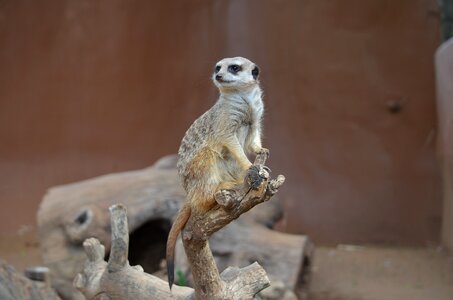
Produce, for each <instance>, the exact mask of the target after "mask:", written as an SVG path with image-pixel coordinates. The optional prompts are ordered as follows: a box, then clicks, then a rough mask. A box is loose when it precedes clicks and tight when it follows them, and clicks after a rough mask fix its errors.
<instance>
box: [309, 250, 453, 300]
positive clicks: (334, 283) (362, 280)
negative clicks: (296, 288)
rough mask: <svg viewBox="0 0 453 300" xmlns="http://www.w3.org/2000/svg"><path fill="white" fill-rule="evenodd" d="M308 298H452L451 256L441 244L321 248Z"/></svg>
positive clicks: (441, 299) (452, 262)
mask: <svg viewBox="0 0 453 300" xmlns="http://www.w3.org/2000/svg"><path fill="white" fill-rule="evenodd" d="M307 296H308V297H307V299H309V300H400V299H411V300H428V299H435V300H452V299H453V257H452V256H451V255H448V254H447V253H446V251H444V250H442V249H441V248H395V247H357V246H346V245H342V246H338V247H335V248H333V247H317V248H316V250H315V257H314V261H313V265H312V273H311V277H310V282H309V287H308V295H307Z"/></svg>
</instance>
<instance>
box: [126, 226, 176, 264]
mask: <svg viewBox="0 0 453 300" xmlns="http://www.w3.org/2000/svg"><path fill="white" fill-rule="evenodd" d="M170 228H171V222H170V221H168V220H164V219H158V220H152V221H149V222H147V223H145V224H143V225H142V226H141V227H139V228H137V229H136V230H135V231H134V232H132V233H131V234H130V237H129V262H130V264H131V265H132V266H133V265H141V266H142V267H143V269H144V270H145V272H147V273H154V272H156V271H158V270H159V269H160V266H159V264H160V262H161V260H162V259H164V258H165V248H166V243H167V236H168V233H169V232H170Z"/></svg>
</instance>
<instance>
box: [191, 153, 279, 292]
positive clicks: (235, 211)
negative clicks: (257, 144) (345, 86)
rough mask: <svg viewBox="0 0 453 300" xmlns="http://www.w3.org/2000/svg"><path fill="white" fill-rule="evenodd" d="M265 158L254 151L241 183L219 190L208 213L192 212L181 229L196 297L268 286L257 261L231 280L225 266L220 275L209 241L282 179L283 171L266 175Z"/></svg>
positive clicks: (266, 196)
mask: <svg viewBox="0 0 453 300" xmlns="http://www.w3.org/2000/svg"><path fill="white" fill-rule="evenodd" d="M266 158H267V154H265V153H263V154H259V155H257V157H256V159H255V163H254V164H253V166H252V167H251V168H250V169H249V171H248V173H247V175H246V177H245V180H244V182H243V184H241V185H239V186H237V187H235V188H233V189H231V190H222V191H219V192H218V193H217V194H216V195H215V198H216V201H217V203H218V204H219V205H217V206H216V207H214V208H213V209H211V210H210V211H208V212H207V213H204V214H193V215H191V217H190V219H189V220H188V222H187V224H186V226H185V228H184V230H183V244H184V249H185V251H186V254H187V258H188V261H189V264H190V266H191V270H192V276H193V282H194V288H195V293H196V297H197V299H200V300H201V299H209V300H211V299H252V298H253V296H254V295H255V294H256V293H258V292H259V291H261V290H262V289H264V288H265V287H267V286H269V279H268V278H267V276H266V273H265V272H264V270H263V269H262V268H261V266H259V265H258V264H257V263H256V265H255V264H253V265H251V266H249V267H247V268H251V269H254V270H253V272H245V271H244V270H243V271H242V272H237V273H236V276H237V278H236V279H237V280H236V281H235V282H234V284H233V283H232V282H231V281H228V280H227V279H226V278H225V276H227V277H228V274H230V275H231V273H229V272H231V271H229V272H227V273H225V272H226V271H227V270H228V269H227V270H225V271H224V272H223V273H222V275H219V271H218V269H217V265H216V264H215V260H214V257H213V255H212V252H211V250H210V249H209V244H208V239H209V237H210V236H211V235H212V234H213V233H215V232H216V231H218V230H220V229H221V228H223V227H225V226H226V225H228V224H229V223H230V222H231V221H233V220H235V219H237V218H238V217H239V216H240V215H242V214H243V213H245V212H247V211H249V210H250V209H251V208H253V207H254V206H256V205H258V204H259V203H262V202H264V201H267V200H269V199H270V198H271V197H272V196H273V195H274V194H275V193H276V192H277V191H278V189H279V187H280V186H281V185H282V184H283V183H284V181H285V178H284V176H282V175H279V176H278V177H277V179H275V180H270V179H269V172H268V171H269V169H268V168H267V167H265V166H264V163H265V162H266ZM261 270H262V271H261ZM255 283H259V284H257V285H255ZM233 286H234V287H233ZM238 291H240V293H238Z"/></svg>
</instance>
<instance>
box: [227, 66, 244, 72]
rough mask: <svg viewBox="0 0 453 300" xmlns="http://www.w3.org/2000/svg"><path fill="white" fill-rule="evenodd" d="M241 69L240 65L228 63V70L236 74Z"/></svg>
mask: <svg viewBox="0 0 453 300" xmlns="http://www.w3.org/2000/svg"><path fill="white" fill-rule="evenodd" d="M241 70H242V67H241V66H239V65H229V66H228V72H230V73H233V74H236V73H238V72H240V71H241Z"/></svg>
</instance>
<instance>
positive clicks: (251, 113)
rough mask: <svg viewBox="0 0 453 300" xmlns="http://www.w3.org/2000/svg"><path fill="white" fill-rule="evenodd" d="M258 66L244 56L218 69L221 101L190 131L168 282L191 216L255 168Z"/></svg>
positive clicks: (182, 156) (182, 154)
mask: <svg viewBox="0 0 453 300" xmlns="http://www.w3.org/2000/svg"><path fill="white" fill-rule="evenodd" d="M258 73H259V69H258V67H257V66H256V65H255V64H254V63H253V62H251V61H250V60H248V59H246V58H243V57H235V58H225V59H222V60H221V61H219V62H218V63H217V64H216V67H215V71H214V74H213V75H212V80H213V82H214V84H215V85H216V86H217V88H218V89H219V92H220V96H219V99H218V101H217V102H216V103H215V104H214V106H213V107H211V109H209V110H208V111H207V112H205V113H204V114H203V115H202V116H201V117H199V118H198V119H197V120H196V121H195V122H194V123H193V124H192V126H190V128H189V129H188V130H187V132H186V134H185V136H184V138H183V140H182V142H181V146H180V148H179V151H178V163H177V168H178V173H179V176H180V178H181V181H182V185H183V187H184V189H185V190H186V192H187V202H186V204H185V205H184V207H183V209H182V210H181V212H180V213H179V214H178V216H177V218H176V220H175V222H174V224H173V226H172V228H171V230H170V233H169V236H168V241H167V270H168V278H169V280H168V282H169V285H170V289H171V286H172V284H173V280H174V277H173V276H174V270H173V269H174V248H175V244H176V239H177V237H178V234H179V232H180V231H181V230H182V229H183V228H184V225H185V224H186V222H187V220H188V219H189V217H190V214H191V213H198V214H199V213H205V212H206V211H208V210H209V209H211V208H212V207H213V206H214V205H215V203H216V202H215V199H214V194H215V193H216V192H217V191H219V190H221V189H229V188H232V187H233V186H235V185H237V184H240V183H242V182H243V180H244V176H245V174H246V172H247V170H248V168H249V167H250V166H251V165H252V163H251V162H250V160H249V159H248V157H247V154H258V153H261V152H263V151H266V152H267V149H265V148H263V147H262V146H261V120H262V116H263V102H262V91H261V88H260V86H259V81H258Z"/></svg>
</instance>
